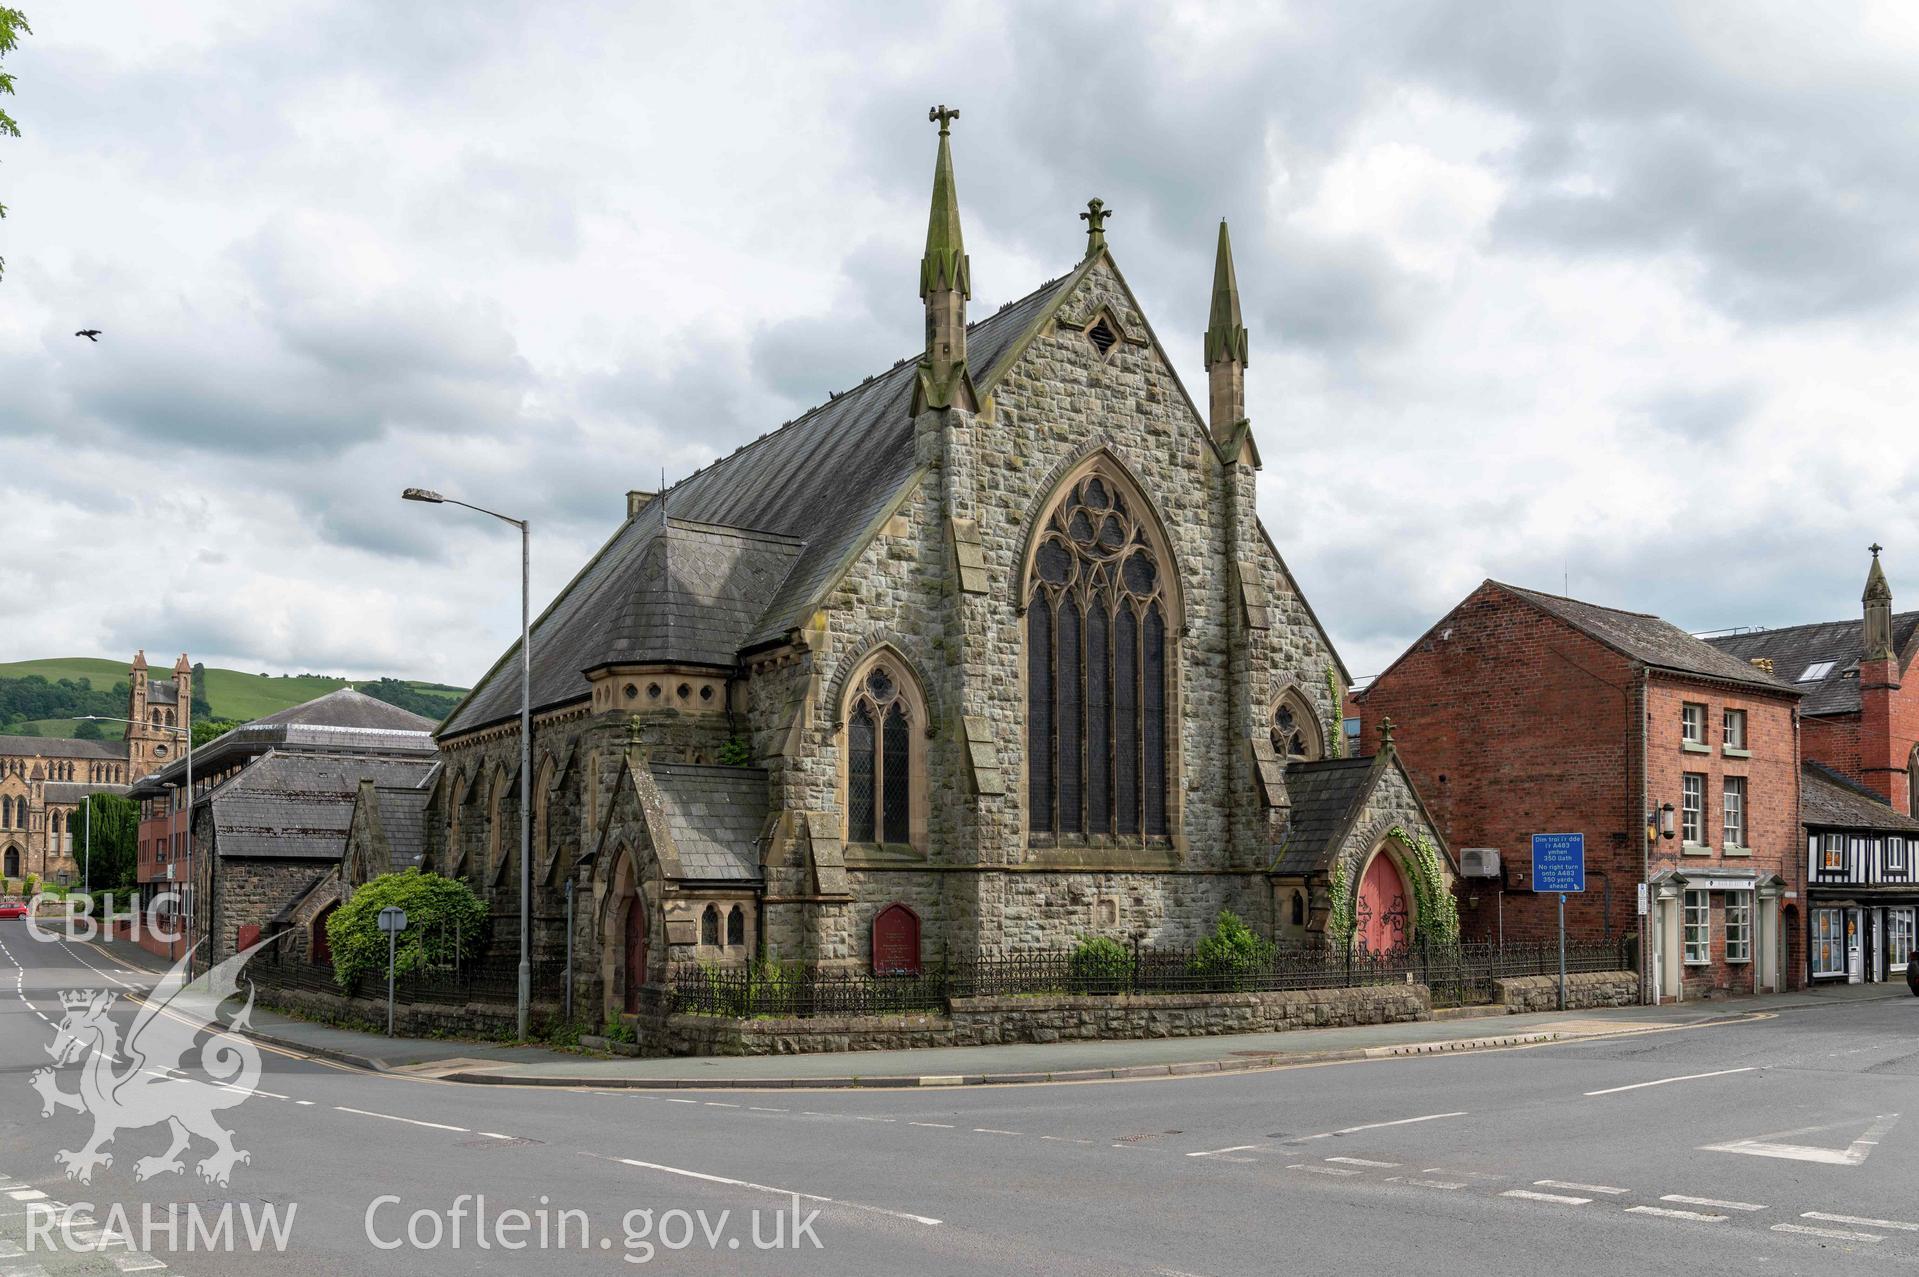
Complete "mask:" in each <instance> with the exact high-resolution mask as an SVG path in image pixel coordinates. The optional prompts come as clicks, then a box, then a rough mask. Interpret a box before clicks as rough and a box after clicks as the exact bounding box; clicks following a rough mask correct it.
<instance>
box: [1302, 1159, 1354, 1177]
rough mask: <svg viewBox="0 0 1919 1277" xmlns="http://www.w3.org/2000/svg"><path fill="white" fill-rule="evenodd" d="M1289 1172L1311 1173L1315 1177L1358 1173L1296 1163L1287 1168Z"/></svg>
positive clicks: (1331, 1167)
mask: <svg viewBox="0 0 1919 1277" xmlns="http://www.w3.org/2000/svg"><path fill="white" fill-rule="evenodd" d="M1286 1169H1287V1170H1289V1171H1311V1172H1312V1173H1313V1174H1315V1175H1357V1174H1359V1172H1358V1171H1349V1170H1347V1169H1346V1168H1345V1167H1344V1166H1309V1165H1307V1164H1306V1163H1305V1162H1294V1163H1293V1164H1292V1165H1291V1166H1288V1167H1287V1168H1286Z"/></svg>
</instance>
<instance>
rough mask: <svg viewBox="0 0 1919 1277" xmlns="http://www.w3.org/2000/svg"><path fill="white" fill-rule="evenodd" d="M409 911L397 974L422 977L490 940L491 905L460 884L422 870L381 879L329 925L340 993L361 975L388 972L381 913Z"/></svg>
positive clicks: (397, 958) (336, 914)
mask: <svg viewBox="0 0 1919 1277" xmlns="http://www.w3.org/2000/svg"><path fill="white" fill-rule="evenodd" d="M389 905H397V906H398V907H399V908H401V909H404V910H406V930H405V931H403V932H401V933H400V940H399V947H398V949H397V950H396V951H395V954H394V965H393V969H394V970H395V971H398V972H407V971H417V970H419V969H421V968H423V967H429V966H439V965H443V964H446V963H450V962H453V961H455V960H457V959H461V958H470V957H472V956H473V955H474V954H475V953H476V952H478V950H479V947H480V944H481V943H482V941H483V940H484V939H485V936H486V919H487V908H486V902H485V901H484V900H481V899H480V898H479V897H478V896H476V895H474V894H473V889H472V888H471V887H469V886H467V885H466V884H465V883H464V882H462V881H460V880H459V879H458V878H442V877H440V876H439V875H438V874H423V873H421V872H420V871H419V870H417V869H408V870H406V871H405V872H404V873H397V874H381V875H380V876H379V877H378V878H375V879H373V881H371V882H369V883H367V884H366V885H365V886H363V887H361V888H359V889H358V890H357V891H355V892H354V893H353V898H352V899H351V900H348V901H347V902H346V903H345V904H343V905H341V906H340V907H339V908H338V909H335V910H334V911H333V914H332V916H331V917H329V918H328V919H327V925H326V935H327V947H328V948H329V949H331V950H332V951H333V978H334V979H335V980H336V981H337V982H338V983H339V985H340V987H341V988H347V987H349V986H351V985H352V983H353V980H354V977H356V976H358V975H360V974H361V973H362V972H372V971H381V972H383V971H385V970H386V956H387V938H386V933H385V932H383V931H381V930H380V925H379V918H380V910H382V909H384V908H386V907H387V906H389Z"/></svg>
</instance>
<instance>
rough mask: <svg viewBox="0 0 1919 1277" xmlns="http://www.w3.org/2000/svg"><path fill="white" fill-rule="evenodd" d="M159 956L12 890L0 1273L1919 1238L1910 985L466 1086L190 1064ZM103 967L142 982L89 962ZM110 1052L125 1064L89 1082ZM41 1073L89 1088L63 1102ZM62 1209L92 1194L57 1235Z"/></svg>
mask: <svg viewBox="0 0 1919 1277" xmlns="http://www.w3.org/2000/svg"><path fill="white" fill-rule="evenodd" d="M152 979H153V977H152V975H151V973H150V972H146V971H143V970H142V969H141V968H140V967H137V966H133V965H128V964H120V963H118V962H117V961H116V960H115V959H112V958H108V957H103V956H102V955H101V953H100V952H99V951H98V950H97V949H95V948H93V947H91V946H89V945H84V944H76V943H68V942H50V943H35V942H32V941H28V940H24V939H22V933H21V932H20V931H16V930H13V929H12V928H11V927H10V926H6V925H0V1274H6V1277H14V1275H15V1274H20V1275H23V1277H42V1275H43V1274H44V1275H45V1277H68V1275H69V1274H76V1273H85V1274H93V1273H100V1274H108V1273H117V1272H148V1271H152V1272H164V1271H174V1272H180V1273H184V1274H189V1277H229V1275H231V1277H241V1275H245V1277H260V1275H266V1277H336V1275H337V1274H341V1273H350V1274H358V1273H367V1272H374V1271H402V1272H406V1273H409V1274H419V1275H420V1277H441V1275H442V1274H445V1275H447V1277H452V1275H454V1274H473V1273H479V1274H492V1273H500V1274H511V1275H512V1277H525V1275H528V1274H532V1275H536V1277H537V1275H538V1274H542V1273H548V1272H552V1273H566V1274H589V1273H602V1272H603V1273H615V1272H631V1271H633V1270H634V1269H635V1268H636V1267H642V1266H647V1267H653V1268H659V1269H663V1270H665V1271H668V1272H672V1273H692V1274H713V1275H715V1277H718V1275H721V1274H724V1275H726V1277H737V1275H738V1274H743V1273H751V1272H753V1271H755V1270H759V1271H765V1272H779V1273H782V1274H784V1273H797V1274H813V1273H818V1274H833V1275H835V1277H842V1275H843V1277H866V1275H868V1274H873V1275H878V1274H888V1275H889V1277H890V1275H891V1274H897V1273H900V1272H909V1273H914V1274H923V1275H926V1277H943V1275H945V1274H953V1275H954V1277H960V1275H962V1274H964V1275H965V1277H977V1275H978V1274H1000V1273H1008V1274H1034V1275H1036V1277H1037V1275H1039V1274H1045V1275H1046V1277H1056V1275H1064V1277H1081V1275H1086V1277H1093V1275H1098V1277H1114V1275H1120V1277H1133V1275H1138V1277H1189V1275H1194V1274H1197V1275H1200V1277H1232V1275H1236V1274H1242V1273H1243V1274H1248V1275H1251V1274H1260V1275H1262V1277H1264V1275H1265V1274H1270V1273H1272V1272H1273V1271H1275V1270H1276V1269H1284V1270H1288V1271H1300V1272H1333V1271H1347V1270H1351V1269H1355V1268H1357V1269H1362V1270H1364V1269H1372V1268H1389V1267H1390V1268H1394V1269H1404V1270H1409V1271H1416V1272H1421V1273H1438V1274H1450V1273H1465V1272H1470V1273H1472V1274H1474V1275H1475V1277H1482V1275H1484V1277H1501V1275H1503V1274H1514V1275H1515V1277H1518V1275H1520V1274H1525V1275H1527V1277H1533V1275H1536V1274H1537V1273H1538V1272H1539V1271H1540V1270H1541V1269H1542V1268H1546V1267H1550V1266H1552V1265H1553V1264H1555V1263H1568V1264H1570V1265H1575V1266H1577V1267H1578V1268H1579V1269H1581V1270H1584V1271H1592V1272H1624V1271H1633V1272H1651V1273H1664V1272H1685V1273H1686V1274H1687V1275H1688V1277H1710V1275H1712V1274H1720V1273H1724V1274H1739V1275H1740V1277H1750V1275H1751V1274H1752V1273H1755V1272H1778V1273H1844V1274H1847V1277H1861V1275H1866V1277H1871V1275H1876V1274H1879V1273H1888V1274H1891V1273H1900V1274H1910V1273H1911V1272H1913V1270H1914V1269H1915V1268H1919V1194H1915V1191H1914V1185H1915V1184H1916V1183H1919V1113H1912V1112H1906V1111H1905V1110H1908V1109H1910V1108H1911V1107H1912V1101H1913V1097H1914V1095H1915V1094H1919V1000H1915V999H1912V998H1910V997H1909V996H1890V997H1874V996H1866V995H1865V994H1863V993H1850V994H1848V995H1846V996H1839V997H1833V996H1830V995H1826V994H1823V993H1822V994H1820V995H1818V996H1817V997H1811V998H1808V997H1792V998H1779V999H1773V1000H1768V1002H1766V1003H1765V1004H1763V1005H1764V1007H1765V1009H1764V1010H1757V1008H1758V1007H1759V1006H1760V1005H1761V1004H1757V1003H1755V1004H1752V1005H1751V1006H1750V1007H1740V1006H1738V1005H1736V1004H1711V1005H1709V1006H1705V1007H1696V1006H1694V1007H1687V1008H1682V1010H1683V1011H1684V1012H1685V1013H1686V1014H1687V1015H1688V1016H1689V1017H1694V1019H1695V1022H1693V1023H1664V1022H1659V1021H1658V1017H1654V1018H1652V1019H1646V1018H1643V1017H1645V1016H1646V1015H1647V1012H1645V1011H1641V1012H1638V1013H1636V1015H1635V1016H1634V1017H1628V1019H1629V1020H1631V1022H1632V1023H1633V1024H1634V1025H1635V1026H1636V1027H1638V1028H1640V1029H1647V1030H1656V1031H1626V1032H1611V1033H1607V1034H1604V1035H1596V1036H1567V1037H1563V1038H1560V1039H1557V1040H1553V1041H1548V1042H1540V1043H1531V1044H1524V1045H1520V1046H1518V1047H1515V1048H1513V1049H1507V1050H1486V1051H1473V1052H1458V1051H1454V1052H1436V1053H1432V1054H1425V1055H1414V1056H1369V1057H1366V1058H1362V1059H1357V1060H1333V1059H1325V1058H1320V1059H1315V1060H1311V1061H1307V1062H1304V1063H1302V1064H1298V1065H1293V1066H1279V1067H1272V1068H1262V1069H1257V1070H1251V1071H1238V1072H1230V1073H1205V1074H1199V1075H1194V1076H1161V1077H1159V1078H1158V1079H1156V1080H1151V1081H1103V1082H1100V1081H1095V1082H1087V1083H1078V1084H1053V1085H1031V1086H976V1087H945V1088H928V1087H917V1086H916V1087H911V1088H885V1089H876V1090H864V1089H838V1090H828V1089H811V1088H807V1089H791V1090H786V1091H779V1092H766V1091H761V1092H753V1091H732V1092H728V1091H726V1090H721V1089H709V1090H706V1091H704V1092H695V1091H674V1090H654V1089H628V1088H620V1087H612V1086H608V1087H599V1086H594V1085H581V1086H574V1087H571V1088H567V1089H560V1088H551V1087H536V1086H511V1085H508V1086H498V1085H496V1086H488V1087H473V1086H460V1085H449V1084H447V1083H445V1082H444V1081H442V1080H440V1079H437V1078H434V1077H431V1076H428V1075H425V1074H422V1073H418V1072H407V1071H403V1070H402V1071H386V1072H379V1071H369V1070H367V1069H364V1068H359V1067H352V1066H348V1065H344V1064H341V1063H337V1062H334V1061H329V1060H325V1059H321V1058H318V1057H316V1056H315V1055H313V1054H312V1053H310V1052H306V1051H298V1050H289V1049H282V1048H278V1047H273V1046H269V1045H258V1046H248V1047H247V1049H248V1050H249V1051H257V1060H256V1062H255V1063H256V1066H257V1069H258V1072H257V1077H254V1076H249V1077H247V1078H245V1079H244V1084H243V1085H239V1086H225V1087H222V1086H220V1085H218V1084H217V1083H213V1084H210V1083H209V1082H208V1081H207V1080H206V1079H207V1074H208V1072H209V1071H210V1070H211V1068H212V1066H213V1064H214V1063H215V1062H214V1061H213V1060H210V1059H207V1058H203V1052H202V1051H201V1050H199V1049H198V1048H197V1047H196V1048H194V1049H192V1050H189V1051H187V1052H186V1054H184V1055H183V1056H181V1057H180V1058H179V1061H178V1066H177V1068H173V1069H168V1068H166V1067H165V1065H167V1064H169V1063H171V1062H172V1061H171V1058H170V1056H171V1052H170V1051H161V1050H160V1046H161V1043H160V1041H159V1040H158V1038H157V1036H156V1035H155V1034H154V1033H153V1032H152V1025H151V1024H148V1025H147V1027H145V1028H144V1029H138V1030H136V1028H135V1024H136V1015H137V1012H138V1010H139V1008H138V1007H137V1006H136V1005H134V1004H133V1003H132V1002H131V1001H130V999H129V998H127V997H124V996H117V995H120V994H125V993H137V992H139V991H140V990H141V989H142V988H144V987H146V986H147V985H150V984H151V982H152ZM81 988H93V989H104V990H106V991H108V992H110V993H113V994H115V995H116V996H115V997H113V998H112V1000H111V1001H110V1002H99V1001H98V1000H87V1001H86V1002H85V1003H84V1004H81V1003H78V1002H76V1001H74V1000H69V999H67V998H65V997H63V995H64V994H68V993H69V992H70V991H72V990H76V989H81ZM1868 992H1871V993H1877V992H1879V991H1877V990H1872V991H1868ZM1656 1010H1659V1011H1660V1012H1661V1014H1662V1015H1663V1014H1665V1009H1656ZM1751 1011H1757V1013H1756V1014H1754V1013H1749V1012H1751ZM102 1016H104V1017H105V1022H106V1023H107V1024H110V1026H111V1030H112V1033H111V1036H109V1037H105V1038H103V1039H102V1040H104V1041H105V1042H106V1043H107V1045H108V1047H109V1052H110V1053H109V1054H106V1055H105V1056H103V1054H102V1052H101V1051H99V1050H94V1051H93V1052H92V1053H91V1054H89V1055H87V1056H85V1058H82V1059H79V1060H74V1061H69V1062H67V1063H65V1064H56V1066H55V1067H54V1071H53V1073H52V1074H51V1075H43V1074H42V1072H41V1071H42V1070H43V1069H45V1068H47V1067H48V1066H49V1063H50V1055H51V1054H52V1053H53V1052H55V1051H57V1050H58V1049H59V1047H60V1045H61V1043H62V1041H63V1040H66V1039H63V1037H62V1035H61V1034H60V1033H59V1032H58V1031H57V1026H60V1025H62V1024H66V1025H68V1026H70V1027H69V1035H71V1033H72V1032H73V1031H74V1029H76V1028H78V1029H84V1028H85V1027H86V1026H87V1025H88V1024H94V1025H95V1026H96V1027H97V1026H99V1025H101V1023H102V1019H101V1017H102ZM1512 1018H1513V1019H1519V1018H1520V1017H1512ZM1581 1018H1592V1016H1591V1013H1582V1014H1581V1015H1579V1016H1575V1017H1569V1018H1568V1020H1567V1021H1561V1022H1560V1025H1561V1028H1565V1027H1566V1025H1567V1024H1569V1023H1573V1022H1575V1021H1576V1020H1578V1019H1581ZM1601 1018H1604V1019H1606V1020H1607V1021H1608V1022H1611V1023H1614V1024H1615V1025H1616V1024H1617V1023H1618V1022H1619V1018H1618V1017H1614V1016H1611V1015H1608V1016H1605V1017H1601ZM1486 1023H1487V1022H1485V1021H1479V1022H1472V1021H1463V1022H1453V1023H1450V1024H1446V1023H1442V1024H1441V1025H1439V1026H1423V1027H1424V1028H1426V1029H1428V1030H1432V1029H1435V1028H1439V1029H1444V1030H1446V1031H1447V1032H1449V1033H1450V1032H1453V1031H1475V1032H1477V1031H1483V1030H1481V1027H1480V1026H1482V1025H1484V1024H1486ZM1491 1023H1492V1024H1494V1025H1497V1026H1499V1027H1501V1028H1504V1027H1505V1024H1504V1022H1502V1021H1497V1020H1495V1021H1492V1022H1491ZM1416 1027H1418V1026H1416ZM143 1035H144V1036H143ZM1292 1036H1296V1035H1292ZM1122 1045H1132V1044H1122ZM1155 1045H1160V1046H1166V1047H1176V1048H1179V1049H1182V1050H1189V1051H1190V1050H1193V1049H1198V1048H1204V1047H1210V1046H1213V1045H1216V1044H1214V1043H1211V1042H1208V1041H1200V1042H1184V1043H1171V1044H1155ZM434 1049H437V1050H442V1051H444V1050H448V1049H453V1050H472V1049H474V1048H469V1047H465V1046H463V1045H461V1044H442V1045H439V1046H436V1047H435V1048H434ZM1021 1049H1022V1050H1024V1049H1026V1048H1021ZM1033 1049H1037V1050H1044V1051H1047V1052H1051V1051H1053V1050H1054V1049H1055V1048H1052V1047H1046V1048H1033ZM129 1055H132V1056H133V1057H134V1058H135V1059H136V1060H142V1059H143V1060H145V1061H146V1067H144V1068H141V1069H129V1068H128V1066H127V1064H126V1063H125V1059H126V1057H127V1056H129ZM504 1062H510V1061H499V1060H496V1061H491V1063H495V1064H497V1063H504ZM618 1063H619V1064H621V1065H623V1066H626V1067H631V1066H632V1065H634V1064H652V1063H654V1062H651V1061H619V1062H618ZM668 1063H674V1062H668ZM677 1063H678V1064H679V1066H680V1067H685V1066H686V1064H687V1062H685V1061H680V1062H677ZM785 1063H786V1064H788V1065H789V1066H790V1065H793V1064H795V1063H796V1062H795V1061H790V1060H789V1061H786V1062H785ZM109 1065H110V1066H111V1067H112V1068H113V1071H114V1073H115V1076H116V1078H124V1079H125V1088H126V1091H125V1094H123V1093H122V1091H120V1090H115V1091H113V1092H112V1095H111V1097H110V1098H108V1099H104V1100H103V1099H102V1097H101V1093H100V1092H98V1091H97V1090H96V1091H95V1093H94V1094H92V1095H87V1093H86V1089H85V1086H84V1084H83V1079H85V1078H87V1077H95V1078H96V1079H97V1076H98V1074H99V1073H100V1072H101V1071H103V1070H105V1069H106V1068H108V1067H109ZM916 1067H917V1066H916ZM135 1075H138V1080H137V1081H136V1079H135ZM149 1075H151V1076H149ZM155 1079H158V1080H155ZM176 1084H183V1085H182V1086H181V1089H180V1091H179V1092H178V1093H179V1094H188V1095H193V1096H198V1097H200V1100H201V1101H202V1102H204V1101H205V1100H206V1099H207V1097H208V1093H209V1092H213V1093H217V1095H218V1096H224V1097H227V1098H225V1099H224V1100H223V1102H222V1103H223V1107H220V1108H219V1109H218V1110H217V1112H216V1117H217V1118H218V1123H219V1126H220V1127H221V1129H222V1130H228V1129H230V1130H231V1132H232V1136H231V1138H232V1140H233V1142H234V1144H235V1146H236V1148H238V1149H243V1150H245V1151H246V1153H247V1158H246V1160H244V1161H238V1162H236V1164H234V1165H233V1166H231V1167H230V1168H229V1171H230V1173H229V1175H228V1177H227V1181H226V1182H224V1183H221V1182H211V1183H209V1182H206V1181H204V1180H202V1179H201V1178H200V1177H199V1175H198V1174H197V1173H196V1172H197V1171H198V1170H199V1168H200V1166H201V1164H202V1162H203V1161H208V1160H212V1158H213V1146H212V1145H210V1144H209V1143H208V1139H207V1137H204V1136H202V1135H201V1134H198V1133H194V1134H193V1135H192V1137H191V1141H190V1145H189V1147H188V1148H187V1149H186V1150H184V1151H183V1153H182V1155H181V1157H180V1159H179V1160H180V1161H181V1162H182V1163H183V1164H182V1166H181V1167H180V1168H179V1169H177V1170H176V1169H174V1168H173V1167H171V1166H168V1165H159V1166H155V1165H153V1163H155V1162H159V1161H160V1160H161V1157H162V1156H164V1153H165V1151H166V1150H167V1148H168V1127H167V1119H168V1118H169V1117H171V1116H175V1115H177V1114H179V1113H182V1112H185V1111H187V1110H186V1109H185V1108H183V1107H181V1106H180V1105H179V1104H177V1103H175V1104H171V1105H170V1106H169V1105H158V1104H155V1105H147V1104H145V1103H144V1102H143V1103H141V1104H129V1103H127V1102H126V1098H125V1096H126V1094H134V1093H142V1092H143V1093H150V1094H154V1095H156V1096H158V1095H159V1093H160V1088H161V1087H167V1088H173V1087H175V1086H176ZM35 1090H55V1091H57V1093H58V1094H60V1095H63V1096H71V1095H74V1094H76V1093H78V1094H80V1095H82V1096H83V1097H85V1099H84V1103H82V1104H80V1105H79V1106H78V1108H79V1111H74V1107H73V1106H68V1107H66V1108H62V1107H58V1106H50V1107H49V1108H48V1109H47V1111H46V1112H45V1113H44V1115H43V1111H42V1105H41V1104H40V1103H38V1102H36V1096H35V1095H34V1091H35ZM102 1122H104V1123H105V1125H106V1129H107V1131H108V1132H109V1133H111V1134H112V1135H113V1136H114V1138H113V1139H112V1141H111V1142H109V1143H107V1144H106V1145H105V1150H104V1151H105V1152H107V1153H108V1154H111V1155H112V1160H111V1161H110V1162H102V1163H101V1164H99V1165H98V1166H95V1167H93V1168H91V1170H90V1174H89V1176H88V1177H87V1178H86V1179H85V1180H82V1179H78V1178H71V1179H70V1178H68V1177H67V1175H66V1173H65V1170H66V1163H65V1162H63V1161H62V1160H60V1159H61V1151H62V1150H76V1149H80V1148H81V1147H83V1146H84V1145H85V1144H86V1143H87V1141H88V1138H89V1133H90V1132H91V1131H92V1130H94V1128H95V1126H96V1125H97V1124H100V1123H102ZM142 1169H146V1170H148V1171H149V1172H150V1173H149V1174H147V1175H145V1176H144V1177H143V1176H142V1175H141V1171H142ZM47 1212H54V1213H55V1214H56V1215H57V1216H58V1217H59V1218H61V1219H66V1220H71V1221H74V1222H75V1224H76V1226H75V1227H74V1228H72V1229H70V1230H66V1231H64V1232H62V1231H57V1230H56V1231H53V1232H51V1233H49V1232H48V1231H47V1230H45V1229H42V1231H40V1232H39V1233H36V1232H35V1231H34V1230H35V1228H36V1226H37V1225H36V1223H35V1221H36V1220H39V1219H43V1218H44V1217H45V1215H46V1213H47ZM223 1218H231V1220H232V1221H233V1222H232V1226H231V1228H230V1229H228V1230H227V1231H224V1232H222V1231H221V1229H220V1224H219V1221H220V1220H221V1219H223ZM528 1219H531V1220H533V1221H536V1224H537V1227H535V1228H534V1229H533V1230H532V1232H531V1233H530V1234H529V1232H528V1231H527V1229H526V1226H525V1221H526V1220H528ZM80 1221H93V1222H92V1223H85V1222H80ZM170 1225H171V1226H170ZM549 1225H551V1227H549Z"/></svg>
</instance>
